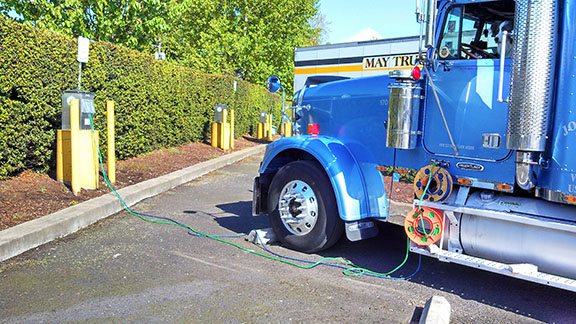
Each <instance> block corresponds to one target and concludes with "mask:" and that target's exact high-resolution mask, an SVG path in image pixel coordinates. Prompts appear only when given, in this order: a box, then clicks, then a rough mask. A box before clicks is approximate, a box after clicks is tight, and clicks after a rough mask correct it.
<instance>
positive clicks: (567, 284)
mask: <svg viewBox="0 0 576 324" xmlns="http://www.w3.org/2000/svg"><path fill="white" fill-rule="evenodd" d="M410 251H411V252H414V253H418V254H422V255H426V256H430V257H434V258H437V259H438V260H440V261H444V262H452V263H457V264H461V265H464V266H468V267H472V268H477V269H482V270H486V271H490V272H494V273H498V274H503V275H506V276H509V277H514V278H518V279H523V280H528V281H532V282H535V283H539V284H543V285H547V286H552V287H556V288H560V289H564V290H569V291H573V292H576V280H574V279H570V278H565V277H561V276H557V275H553V274H549V273H544V272H540V271H538V270H537V267H536V266H534V265H528V264H506V263H501V262H496V261H492V260H486V259H482V258H478V257H474V256H470V255H466V254H460V253H456V252H450V251H446V250H441V249H440V248H438V247H437V246H436V245H431V246H430V247H427V248H424V247H421V246H418V245H416V244H414V243H410Z"/></svg>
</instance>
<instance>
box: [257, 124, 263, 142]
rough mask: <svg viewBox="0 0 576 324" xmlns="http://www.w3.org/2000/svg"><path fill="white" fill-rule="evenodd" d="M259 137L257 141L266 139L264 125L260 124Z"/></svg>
mask: <svg viewBox="0 0 576 324" xmlns="http://www.w3.org/2000/svg"><path fill="white" fill-rule="evenodd" d="M256 135H257V137H256V138H257V139H263V138H264V124H262V123H258V133H257V134H256Z"/></svg>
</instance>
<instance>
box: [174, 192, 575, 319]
mask: <svg viewBox="0 0 576 324" xmlns="http://www.w3.org/2000/svg"><path fill="white" fill-rule="evenodd" d="M216 207H218V208H220V209H221V210H222V213H218V214H212V215H210V216H212V217H213V218H214V220H215V221H216V222H217V223H218V224H219V225H220V226H222V227H224V228H226V229H228V230H230V231H233V232H235V233H238V234H246V233H248V232H249V231H250V230H252V229H260V228H267V227H270V224H269V221H268V217H266V216H257V217H254V216H252V209H251V202H250V201H240V202H236V203H227V204H220V205H217V206H216ZM184 212H185V213H195V212H194V211H184ZM220 214H221V215H222V216H220ZM230 215H232V216H230ZM378 225H379V227H380V234H379V235H378V236H377V237H375V238H372V239H367V240H363V241H359V242H350V241H348V240H347V239H346V238H345V237H343V238H342V239H341V240H340V241H339V242H338V243H337V244H336V245H335V246H333V247H332V248H330V249H328V250H326V251H322V252H320V253H317V254H318V255H320V256H321V257H341V258H344V259H346V260H349V261H350V262H352V263H354V264H355V265H357V266H359V267H362V268H366V269H369V270H372V271H375V272H379V273H387V272H389V271H391V270H393V269H394V268H396V267H397V266H398V265H400V264H401V263H402V262H403V260H404V258H405V257H406V249H407V238H406V235H405V234H404V230H403V228H402V227H400V226H396V225H393V224H389V223H379V224H378ZM295 254H300V255H301V257H302V258H303V259H307V260H310V259H311V258H310V256H308V255H306V254H303V253H298V252H292V251H291V252H290V256H293V257H294V256H296V257H298V255H295ZM419 258H420V256H419V255H417V254H414V253H409V255H408V260H407V262H406V263H405V264H404V265H403V266H402V267H401V268H400V269H398V270H397V271H395V272H394V273H393V274H391V275H390V276H392V277H396V278H405V277H407V276H410V275H412V274H414V273H415V272H416V274H415V275H414V276H413V277H412V278H411V279H409V280H410V281H412V282H414V283H416V284H419V285H423V286H426V287H429V288H432V289H435V290H437V291H438V292H439V293H440V292H441V293H447V294H450V295H453V296H457V297H458V298H462V299H466V300H474V301H477V302H479V303H482V304H485V305H489V306H491V307H496V308H500V309H503V310H506V311H510V312H513V313H516V314H521V315H523V316H526V317H529V318H533V319H536V320H540V321H545V322H556V323H574V322H576V314H575V313H574V309H576V298H575V294H574V293H572V292H568V291H563V290H560V289H556V288H552V287H548V286H543V285H539V284H535V283H531V282H527V281H523V280H518V279H514V278H510V277H506V276H503V275H498V274H494V273H490V272H486V271H481V270H477V269H473V268H469V267H464V266H460V265H457V264H452V263H444V262H440V261H438V260H436V259H432V258H429V257H424V256H422V257H421V262H419ZM312 259H313V258H312ZM419 264H420V268H419ZM382 280H389V279H382ZM453 311H457V309H453Z"/></svg>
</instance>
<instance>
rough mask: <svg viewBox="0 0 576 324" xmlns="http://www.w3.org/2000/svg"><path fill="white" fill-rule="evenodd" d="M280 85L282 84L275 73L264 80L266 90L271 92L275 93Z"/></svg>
mask: <svg viewBox="0 0 576 324" xmlns="http://www.w3.org/2000/svg"><path fill="white" fill-rule="evenodd" d="M281 87H282V85H281V84H280V78H278V77H277V76H275V75H271V76H270V77H268V80H266V88H268V91H270V92H272V93H275V92H276V91H278V90H279V89H280V88H281Z"/></svg>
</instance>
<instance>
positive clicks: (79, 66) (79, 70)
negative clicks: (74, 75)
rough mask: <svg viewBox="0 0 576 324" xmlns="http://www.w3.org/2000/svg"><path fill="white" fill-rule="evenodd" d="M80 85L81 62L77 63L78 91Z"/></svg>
mask: <svg viewBox="0 0 576 324" xmlns="http://www.w3.org/2000/svg"><path fill="white" fill-rule="evenodd" d="M81 83H82V62H78V90H80V89H81V88H80V84H81Z"/></svg>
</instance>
